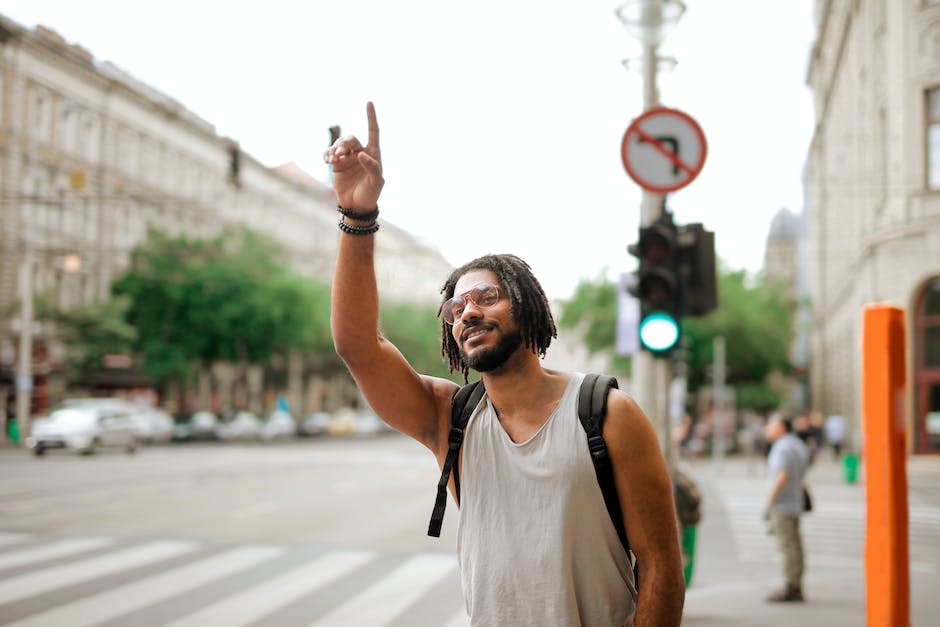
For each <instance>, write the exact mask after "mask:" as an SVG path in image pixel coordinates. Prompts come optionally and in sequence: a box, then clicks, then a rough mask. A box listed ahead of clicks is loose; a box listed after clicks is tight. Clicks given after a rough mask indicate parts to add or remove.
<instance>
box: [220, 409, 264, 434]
mask: <svg viewBox="0 0 940 627" xmlns="http://www.w3.org/2000/svg"><path fill="white" fill-rule="evenodd" d="M261 427H262V424H261V421H260V420H259V419H258V417H257V416H255V415H254V414H252V413H251V412H247V411H240V412H238V413H237V414H235V417H234V418H232V419H231V420H229V421H227V422H221V423H219V424H218V425H217V426H216V429H215V435H216V437H217V438H219V439H220V440H243V441H251V440H257V439H258V438H260V437H261Z"/></svg>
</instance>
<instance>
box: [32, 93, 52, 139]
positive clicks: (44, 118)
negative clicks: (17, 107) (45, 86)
mask: <svg viewBox="0 0 940 627" xmlns="http://www.w3.org/2000/svg"><path fill="white" fill-rule="evenodd" d="M30 105H31V106H30V111H29V117H30V121H31V125H30V126H31V129H32V134H33V137H34V138H35V139H37V140H39V141H42V142H48V141H49V134H50V130H51V129H52V123H51V122H52V120H51V117H52V99H51V98H50V97H49V95H48V94H47V93H46V92H45V91H44V90H42V89H41V88H38V87H37V88H34V89H33V94H32V98H31V103H30Z"/></svg>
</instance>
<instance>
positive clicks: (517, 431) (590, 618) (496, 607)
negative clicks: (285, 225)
mask: <svg viewBox="0 0 940 627" xmlns="http://www.w3.org/2000/svg"><path fill="white" fill-rule="evenodd" d="M367 114H368V120H369V141H368V144H367V145H366V146H363V145H362V144H361V143H360V142H359V141H358V140H357V139H356V138H355V137H343V138H340V139H338V140H337V141H336V142H334V144H333V145H332V146H331V147H330V148H329V149H327V150H326V151H325V153H324V160H325V161H326V162H327V163H329V164H330V165H331V166H332V169H333V189H334V191H335V193H336V197H337V200H338V202H339V206H340V211H341V213H342V214H343V217H342V218H341V219H340V231H341V234H340V241H339V247H338V253H337V263H336V270H335V274H334V277H333V298H332V315H331V326H332V331H333V340H334V343H335V346H336V351H337V353H338V354H339V355H340V357H342V359H343V360H344V362H345V363H346V366H347V367H348V369H349V371H350V373H351V374H352V376H353V378H354V379H355V380H356V383H357V384H358V386H359V388H360V389H361V390H362V393H363V394H364V395H365V397H366V399H367V400H368V402H369V404H370V405H371V406H372V408H373V409H374V410H375V411H376V413H377V414H378V415H379V416H381V417H382V419H383V420H385V421H386V422H387V423H388V424H389V425H391V426H392V427H394V428H395V429H397V430H398V431H401V432H402V433H405V434H407V435H409V436H411V437H413V438H415V439H416V440H418V441H419V442H421V443H422V444H424V445H425V446H427V447H428V448H429V449H430V450H431V451H432V452H433V453H434V455H435V456H436V457H437V460H438V463H439V464H443V462H444V459H445V456H446V454H447V440H448V434H449V431H450V420H451V399H452V398H453V396H454V394H455V393H456V392H457V390H458V386H457V385H456V384H455V383H453V382H452V381H448V380H445V379H440V378H435V377H430V376H426V375H422V374H419V373H418V372H416V371H415V370H414V369H413V368H412V367H411V365H410V364H409V363H408V362H407V361H406V360H405V358H404V356H402V354H401V353H400V352H399V351H398V350H397V349H396V348H395V346H393V345H392V344H391V343H389V342H388V340H386V339H385V338H384V337H382V335H381V333H380V332H379V330H378V296H377V289H376V279H375V269H374V257H373V242H374V238H375V236H376V235H375V233H376V231H377V230H378V226H379V225H378V224H377V223H376V221H375V220H376V218H377V207H378V198H379V193H380V192H381V190H382V186H383V185H384V179H383V176H382V161H381V153H380V151H379V128H378V123H377V121H376V116H375V109H374V108H373V106H372V103H369V104H368V105H367ZM445 210H446V209H445V207H443V206H442V207H441V211H445ZM442 293H443V300H444V302H443V304H442V305H441V309H440V315H441V317H442V324H441V327H442V352H443V354H444V355H445V356H446V357H447V358H448V361H449V363H450V367H451V370H452V371H454V370H459V371H461V372H462V373H463V374H464V378H465V379H466V378H467V376H468V374H469V371H470V369H473V370H476V371H478V372H480V373H482V380H483V383H484V386H485V388H486V396H485V397H484V398H483V400H482V401H481V402H480V404H479V405H478V406H477V409H476V411H475V413H474V415H473V416H472V417H471V419H470V422H469V423H468V425H467V429H466V434H465V437H464V444H463V446H462V448H461V452H460V458H459V459H458V469H459V477H460V483H461V494H460V524H459V526H458V531H457V551H458V559H459V563H460V571H461V582H462V585H463V590H464V595H465V599H466V604H467V611H468V613H469V615H470V620H471V624H472V625H475V626H482V625H486V626H491V625H544V626H551V625H558V626H568V625H584V626H598V627H601V626H603V627H610V626H614V625H616V626H620V625H636V626H637V627H641V626H647V627H652V626H655V627H664V626H668V625H678V624H679V622H680V620H681V615H682V604H683V600H684V589H685V588H684V582H683V575H682V560H681V557H680V551H679V543H678V539H677V538H678V530H677V525H676V513H675V506H674V503H673V497H672V485H671V482H670V479H669V474H668V472H667V469H666V465H665V461H664V459H663V456H662V454H661V452H660V448H659V443H658V441H657V438H656V435H655V432H654V431H653V429H652V427H651V425H650V422H649V420H648V419H647V418H646V416H645V415H644V414H643V412H642V411H641V410H640V408H639V407H638V406H637V405H636V403H635V402H634V401H633V400H632V399H631V398H630V397H628V396H627V395H626V394H624V393H622V392H620V391H618V390H612V391H611V393H610V395H609V399H608V412H607V419H606V421H605V426H604V439H605V440H606V443H607V446H608V448H609V452H610V456H611V460H612V466H613V469H614V483H615V485H616V487H617V491H618V494H619V497H620V502H621V509H622V512H623V519H624V522H625V526H626V528H627V533H628V534H629V538H630V544H631V548H632V550H633V552H634V554H635V555H636V557H637V560H638V566H639V577H640V581H642V586H641V587H640V589H639V593H637V591H636V590H635V585H634V581H633V573H632V570H631V564H630V560H629V557H628V556H627V554H626V551H624V549H623V546H622V545H621V544H620V541H619V538H618V536H617V533H616V531H615V529H614V527H613V525H612V524H611V522H610V517H609V514H608V512H607V509H606V506H605V504H604V500H603V496H602V494H601V491H600V488H599V486H598V483H597V479H596V476H595V474H594V468H593V465H592V462H591V458H590V453H589V449H588V446H587V442H586V436H585V433H584V430H583V428H582V427H581V425H580V422H579V420H578V418H577V413H576V412H577V407H576V397H577V391H578V385H579V384H580V382H581V380H582V379H583V375H580V374H577V373H566V372H558V371H552V370H546V369H544V368H543V367H542V364H541V361H540V357H541V356H544V354H545V350H546V349H547V348H548V346H549V344H550V342H551V340H552V338H553V337H555V323H554V321H553V319H552V315H551V311H550V309H549V306H548V302H547V299H546V298H545V294H544V292H543V291H542V288H541V286H540V285H539V282H538V281H537V280H536V279H535V277H534V276H533V275H532V273H531V271H530V269H529V267H528V266H527V265H526V264H525V262H523V261H522V260H521V259H519V258H518V257H515V256H512V255H489V256H486V257H483V258H481V259H478V260H476V261H474V262H471V263H469V264H467V265H465V266H463V267H462V268H459V269H458V270H456V271H455V272H454V273H453V274H452V275H451V277H450V278H449V279H448V280H447V281H446V283H445V286H444V289H443V290H442ZM450 490H451V495H452V496H453V495H454V482H453V480H451V483H450ZM455 498H456V497H455Z"/></svg>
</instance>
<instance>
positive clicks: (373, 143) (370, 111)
mask: <svg viewBox="0 0 940 627" xmlns="http://www.w3.org/2000/svg"><path fill="white" fill-rule="evenodd" d="M366 115H367V116H368V117H369V146H370V147H371V148H375V149H376V150H378V149H379V122H378V120H377V119H376V117H375V105H373V104H372V103H371V102H368V103H366Z"/></svg>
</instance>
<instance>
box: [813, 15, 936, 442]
mask: <svg viewBox="0 0 940 627" xmlns="http://www.w3.org/2000/svg"><path fill="white" fill-rule="evenodd" d="M815 18H816V21H817V36H816V41H815V44H814V46H813V51H812V57H811V60H810V65H809V72H808V83H809V85H810V87H811V88H812V90H813V93H814V102H815V112H816V129H815V133H814V136H813V140H812V144H811V147H810V152H809V158H808V163H807V175H808V180H807V197H808V200H807V202H808V211H809V216H810V229H809V230H810V243H811V246H810V252H809V256H810V267H811V281H810V284H811V304H812V305H811V306H812V316H811V319H810V323H809V330H810V337H811V342H810V398H811V400H812V404H813V406H814V407H815V408H816V409H818V410H820V411H821V412H823V413H824V414H833V413H841V414H843V415H845V416H846V418H848V420H849V422H850V425H851V432H852V434H853V437H852V442H851V443H852V444H853V446H855V447H856V448H858V447H860V445H861V440H860V429H861V414H862V404H861V394H862V390H861V373H862V355H861V341H860V338H861V331H862V328H861V323H862V312H863V309H864V307H865V306H866V305H867V304H870V303H875V302H890V303H893V304H895V305H897V306H899V307H901V308H903V309H904V311H905V312H906V330H907V340H908V342H907V382H908V386H907V387H908V394H907V397H906V399H905V401H906V403H905V407H906V412H907V414H906V424H907V432H908V434H909V449H910V450H911V451H912V452H915V453H940V0H905V1H903V2H894V1H892V2H887V1H884V0H878V1H872V2H857V1H852V0H817V2H816V5H815Z"/></svg>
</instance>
